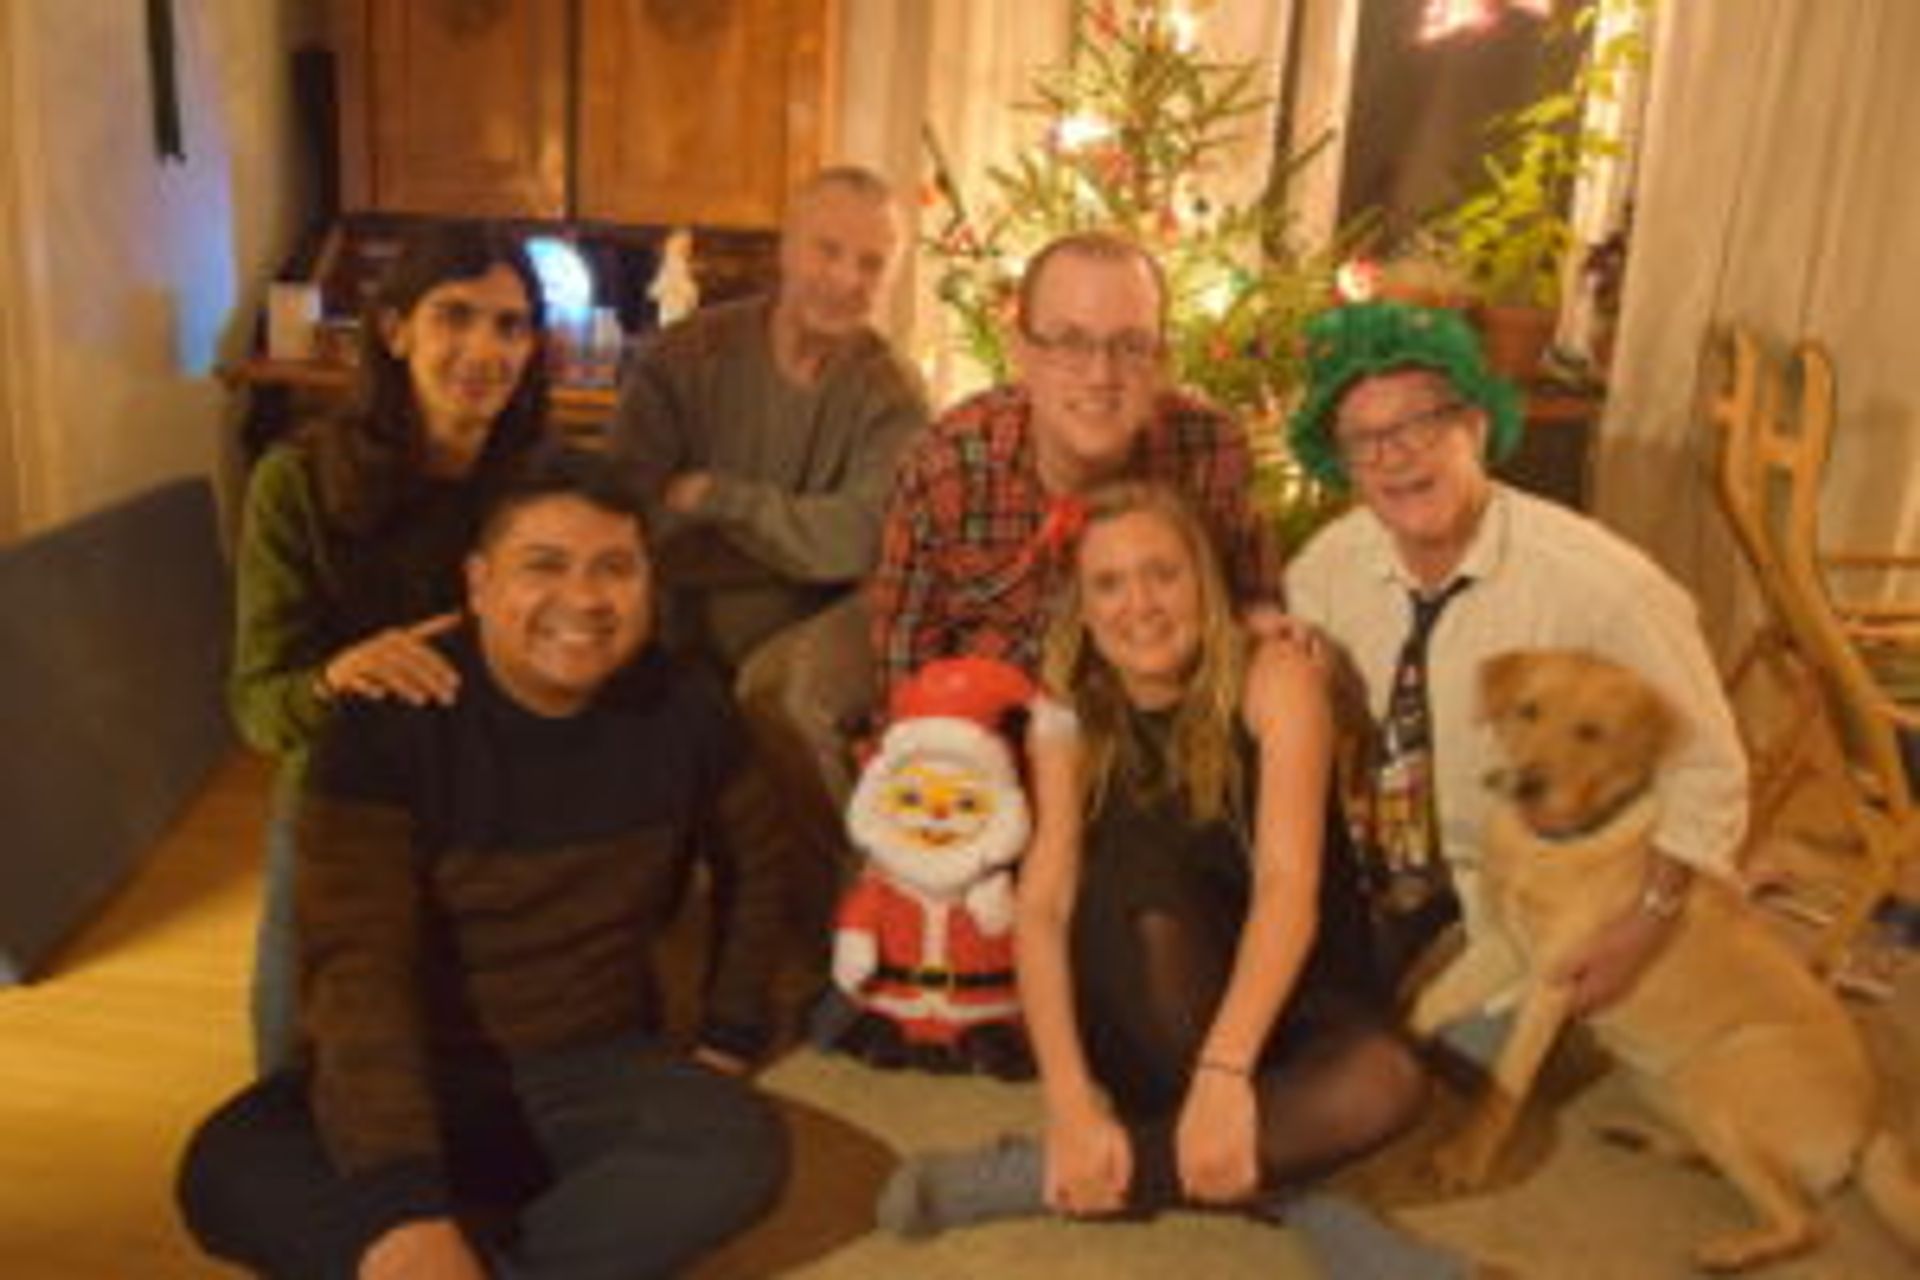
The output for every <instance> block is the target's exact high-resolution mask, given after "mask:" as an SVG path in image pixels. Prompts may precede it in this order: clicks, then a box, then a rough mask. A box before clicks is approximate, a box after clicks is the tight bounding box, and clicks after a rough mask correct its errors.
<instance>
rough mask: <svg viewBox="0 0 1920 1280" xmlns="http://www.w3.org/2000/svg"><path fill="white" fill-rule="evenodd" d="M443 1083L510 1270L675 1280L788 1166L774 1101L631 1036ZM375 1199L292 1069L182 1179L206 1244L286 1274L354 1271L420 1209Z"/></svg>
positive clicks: (200, 1146) (482, 1246) (465, 1193)
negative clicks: (333, 1145)
mask: <svg viewBox="0 0 1920 1280" xmlns="http://www.w3.org/2000/svg"><path fill="white" fill-rule="evenodd" d="M439 1084H440V1088H439V1093H438V1099H439V1101H440V1104H441V1108H442V1116H443V1119H444V1123H443V1126H442V1128H443V1131H444V1133H445V1135H446V1142H445V1159H446V1168H447V1181H448V1184H449V1187H450V1190H451V1193H452V1195H453V1198H454V1203H455V1213H456V1216H457V1217H458V1218H459V1219H460V1220H461V1221H462V1223H463V1225H465V1226H466V1227H467V1229H468V1235H469V1238H470V1239H471V1240H473V1242H474V1244H475V1246H476V1249H477V1250H478V1251H479V1252H481V1253H482V1255H483V1256H484V1257H485V1258H486V1260H487V1263H488V1266H489V1268H490V1269H491V1271H492V1273H493V1274H495V1275H498V1276H503V1277H511V1278H512V1280H635V1278H636V1277H643V1276H668V1275H673V1274H675V1273H676V1272H678V1271H679V1270H681V1269H682V1268H684V1267H685V1266H687V1265H688V1264H689V1263H690V1262H691V1261H692V1260H693V1259H695V1258H696V1257H698V1256H699V1255H700V1254H701V1253H703V1252H705V1251H707V1250H708V1249H711V1248H713V1247H714V1246H716V1245H718V1244H719V1243H721V1242H722V1241H724V1240H725V1239H727V1238H728V1237H729V1236H731V1235H733V1234H735V1233H736V1232H739V1231H741V1230H743V1229H744V1228H746V1227H747V1226H749V1225H751V1224H752V1223H753V1222H754V1221H755V1220H756V1219H758V1218H759V1217H760V1216H761V1215H762V1214H763V1213H764V1212H765V1211H766V1210H767V1209H768V1208H769V1207H770V1206H771V1205H772V1203H773V1200H774V1198H775V1196H776V1194H777V1193H778V1191H779V1188H780V1185H781V1182H782V1180H783V1178H784V1176H785V1171H786V1138H785V1134H784V1131H783V1130H782V1129H781V1127H780V1122H779V1119H778V1117H777V1116H776V1114H775V1112H774V1111H773V1109H772V1107H770V1106H769V1105H768V1104H767V1103H766V1102H765V1101H764V1100H763V1099H762V1098H761V1097H760V1096H759V1095H758V1094H756V1093H755V1092H754V1091H753V1090H752V1089H751V1088H750V1087H749V1086H747V1085H746V1084H744V1083H743V1082H741V1081H738V1080H735V1079H733V1078H731V1077H729V1076H724V1075H721V1074H719V1073H718V1072H714V1071H709V1070H708V1069H706V1068H704V1067H701V1066H698V1065H696V1064H694V1063H692V1062H690V1061H687V1060H686V1059H684V1058H681V1057H679V1056H677V1055H671V1054H668V1053H666V1052H664V1051H663V1050H661V1049H660V1048H659V1047H658V1046H657V1045H654V1044H652V1043H650V1042H648V1041H646V1040H644V1039H642V1038H640V1037H637V1036H636V1037H627V1038H623V1039H620V1040H615V1041H610V1042H604V1043H601V1044H596V1045H589V1046H585V1047H582V1048H573V1049H566V1050H560V1051H555V1052H551V1053H546V1054H542V1055H539V1056H536V1057H530V1058H523V1059H520V1060H517V1061H515V1062H514V1063H513V1064H512V1066H511V1085H510V1089H508V1090H503V1089H502V1088H501V1087H500V1086H499V1085H498V1083H497V1082H496V1081H495V1080H494V1078H493V1077H491V1076H490V1075H488V1074H487V1073H485V1072H476V1073H473V1074H472V1075H470V1076H467V1077H464V1078H463V1077H462V1076H461V1075H460V1074H459V1073H458V1072H451V1073H449V1074H448V1075H447V1076H446V1077H445V1078H444V1079H443V1080H442V1081H441V1082H439ZM381 1193H382V1188H381V1186H380V1185H379V1184H378V1179H377V1176H376V1177H374V1178H369V1179H364V1180H360V1181H358V1182H355V1181H350V1180H347V1179H344V1178H342V1177H340V1176H339V1174H338V1173H337V1172H336V1171H335V1169H334V1167H333V1165H332V1163H331V1162H330V1161H329V1159H328V1157H327V1155H326V1152H325V1151H324V1149H323V1148H322V1146H321V1143H320V1138H319V1135H318V1133H317V1132H316V1130H315V1127H314V1121H313V1117H312V1113H311V1112H310V1111H309V1109H308V1103H307V1090H306V1081H305V1077H304V1076H303V1075H302V1074H300V1073H297V1072H285V1073H282V1074H280V1075H276V1076H273V1077H270V1078H269V1079H266V1080H263V1081H261V1082H259V1083H257V1084H254V1085H251V1086H249V1087H248V1088H247V1089H245V1090H243V1091H242V1092H241V1093H240V1094H239V1095H238V1096H236V1097H235V1098H233V1099H232V1100H231V1101H229V1102H228V1103H227V1104H226V1105H225V1106H223V1107H221V1108H220V1109H219V1110H218V1111H216V1112H215V1113H214V1114H213V1115H212V1116H210V1117H209V1118H208V1119H207V1120H206V1121H205V1123H203V1124H202V1125H201V1126H200V1129H199V1130H198V1132H196V1133H195V1134H194V1137H193V1139H192V1142H191V1143H190V1145H189V1146H188V1149H187V1152H186V1155H185V1156H184V1158H183V1159H182V1162H181V1169H180V1177H179V1185H178V1197H179V1203H180V1208H181V1213H182V1216H183V1217H184V1218H185V1220H186V1223H187V1226H188V1228H189V1230H191V1231H192V1232H193V1234H194V1236H195V1237H196V1238H197V1239H198V1240H199V1242H200V1244H201V1246H202V1247H203V1248H204V1249H206V1251H207V1252H208V1253H210V1254H212V1255H214V1256H215V1257H219V1258H224V1259H226V1260H228V1261H231V1262H234V1263H238V1264H240V1265H242V1266H246V1267H250V1268H252V1269H254V1270H256V1271H257V1272H259V1273H261V1274H263V1275H266V1276H270V1277H275V1278H278V1280H295V1278H306V1277H313V1278H315V1280H323V1278H324V1280H334V1278H335V1277H338V1278H340V1280H351V1277H353V1276H354V1274H355V1272H356V1270H357V1268H358V1266H359V1261H360V1258H361V1256H362V1255H363V1254H364V1253H365V1252H366V1250H367V1249H368V1247H369V1246H371V1245H372V1244H373V1243H374V1242H375V1241H376V1240H378V1239H380V1237H381V1236H383V1235H385V1234H386V1233H387V1232H388V1231H390V1230H392V1229H393V1228H395V1227H397V1226H401V1225H403V1224H404V1223H405V1222H407V1221H409V1220H410V1219H413V1218H415V1217H417V1216H418V1208H417V1206H413V1205H409V1204H403V1203H395V1202H392V1201H391V1200H384V1201H383V1198H382V1194H381Z"/></svg>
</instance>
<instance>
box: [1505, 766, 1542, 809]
mask: <svg viewBox="0 0 1920 1280" xmlns="http://www.w3.org/2000/svg"><path fill="white" fill-rule="evenodd" d="M1546 789H1547V777H1546V775H1545V774H1543V773H1541V772H1540V770H1538V769H1522V770H1520V771H1519V772H1518V773H1516V774H1515V775H1514V778H1513V797H1514V799H1516V800H1525V801H1532V800H1538V799H1539V798H1540V797H1541V795H1542V794H1544V793H1545V791H1546Z"/></svg>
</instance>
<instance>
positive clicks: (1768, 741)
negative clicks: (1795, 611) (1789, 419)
mask: <svg viewBox="0 0 1920 1280" xmlns="http://www.w3.org/2000/svg"><path fill="white" fill-rule="evenodd" d="M1702 385H1703V390H1704V403H1703V412H1702V419H1703V421H1704V422H1705V423H1706V425H1707V427H1708V429H1709V430H1710V431H1712V432H1713V433H1714V435H1715V439H1714V442H1713V447H1712V449H1711V451H1710V454H1709V456H1710V458H1711V463H1710V468H1709V472H1708V482H1709V485H1710V487H1711V488H1712V490H1713V495H1714V499H1715V503H1716V505H1717V506H1718V507H1719V509H1720V514H1721V516H1722V518H1724V519H1725V521H1726V524H1727V529H1728V532H1729V533H1731V534H1732V535H1733V540H1734V544H1735V545H1736V546H1737V547H1738V548H1739V550H1740V554H1741V558H1742V559H1744V560H1745V561H1746V564H1747V568H1748V569H1749V571H1750V572H1751V574H1752V576H1753V579H1754V582H1755V584H1756V586H1757V587H1758V588H1759V589H1760V590H1761V591H1762V592H1764V591H1765V590H1766V589H1767V588H1766V583H1767V580H1768V578H1769V576H1770V571H1769V570H1768V569H1767V568H1766V567H1765V562H1766V560H1767V558H1768V556H1769V555H1770V552H1769V550H1768V547H1767V540H1766V536H1765V531H1764V529H1763V527H1762V526H1763V521H1762V516H1761V510H1760V493H1759V486H1758V483H1757V481H1758V473H1757V471H1756V469H1755V467H1754V457H1755V445H1756V441H1757V439H1758V436H1759V429H1760V418H1761V416H1762V415H1763V414H1770V413H1773V412H1774V411H1775V410H1774V407H1773V401H1774V398H1775V397H1776V396H1777V393H1778V390H1779V386H1778V380H1777V379H1776V378H1775V377H1774V376H1772V371H1771V370H1770V369H1768V368H1765V367H1763V365H1762V358H1761V352H1760V347H1759V344H1758V343H1757V342H1756V341H1755V340H1754V337H1753V335H1752V334H1751V333H1749V332H1747V331H1746V330H1744V329H1734V330H1732V331H1731V332H1730V333H1728V334H1727V335H1725V336H1724V337H1723V338H1719V339H1716V340H1715V341H1712V342H1710V343H1709V344H1708V348H1707V351H1706V353H1705V355H1704V357H1703V361H1702ZM1763 401H1764V402H1763ZM1723 679H1724V682H1725V684H1726V688H1727V696H1728V698H1729V700H1730V701H1731V702H1732V703H1733V705H1734V708H1735V710H1736V712H1737V713H1742V714H1740V734H1741V738H1742V739H1743V741H1744V743H1745V746H1746V749H1747V758H1748V762H1749V766H1750V771H1751V777H1752V796H1753V798H1752V809H1751V815H1750V819H1749V822H1748V833H1747V845H1748V848H1749V849H1751V848H1752V847H1753V845H1754V844H1755V843H1756V842H1757V841H1758V840H1759V839H1760V837H1761V836H1763V835H1764V834H1765V833H1766V832H1768V831H1769V830H1771V829H1772V826H1773V822H1774V820H1775V819H1776V818H1777V817H1778V816H1779V813H1780V811H1781V810H1782V809H1783V808H1784V807H1785V805H1786V802H1787V800H1788V799H1789V798H1790V797H1791V796H1792V795H1793V793H1794V791H1795V790H1797V789H1798V788H1799V786H1800V785H1801V784H1803V783H1805V782H1807V781H1808V780H1810V779H1811V778H1812V777H1814V776H1815V770H1814V763H1813V759H1812V736H1811V735H1812V732H1813V730H1814V727H1815V725H1816V723H1817V721H1818V718H1819V717H1820V715H1821V714H1822V710H1821V694H1820V689H1819V684H1818V682H1817V680H1816V679H1815V677H1814V674H1813V673H1812V672H1811V671H1810V670H1808V668H1807V664H1806V661H1805V659H1804V658H1803V656H1802V655H1801V653H1800V651H1799V650H1798V649H1797V648H1796V647H1795V646H1794V644H1793V639H1792V637H1791V635H1789V633H1788V631H1787V629H1786V627H1785V626H1784V625H1783V624H1782V623H1781V621H1780V619H1779V617H1778V615H1777V612H1776V611H1775V610H1774V609H1773V608H1772V607H1771V602H1768V607H1767V608H1766V610H1765V612H1764V613H1763V615H1762V617H1761V619H1760V621H1759V622H1758V623H1757V624H1756V625H1755V626H1754V628H1753V631H1752V632H1751V633H1750V634H1749V635H1748V636H1747V637H1746V638H1745V640H1744V641H1743V642H1742V643H1741V644H1740V646H1739V648H1738V649H1736V650H1735V653H1734V657H1733V660H1732V661H1731V662H1730V663H1729V664H1728V666H1727V669H1726V673H1725V675H1724V677H1723ZM1754 702H1759V703H1760V705H1759V706H1757V707H1755V708H1753V709H1751V710H1750V709H1749V705H1748V704H1750V703H1754ZM1743 862H1744V858H1743Z"/></svg>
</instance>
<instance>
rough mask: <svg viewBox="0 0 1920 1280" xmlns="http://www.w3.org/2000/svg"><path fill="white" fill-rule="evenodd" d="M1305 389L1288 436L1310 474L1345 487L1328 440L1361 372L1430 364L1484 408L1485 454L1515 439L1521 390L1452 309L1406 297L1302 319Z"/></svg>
mask: <svg viewBox="0 0 1920 1280" xmlns="http://www.w3.org/2000/svg"><path fill="white" fill-rule="evenodd" d="M1306 347H1307V396H1306V399H1305V400H1304V401H1302V402H1301V405H1300V407H1299V409H1297V410H1295V411H1294V415H1293V420H1292V422H1291V423H1290V424H1289V427H1288V430H1287V440H1288V443H1290V444H1291V445H1292V446H1293V456H1294V457H1295V458H1297V459H1298V460H1299V462H1300V465H1301V466H1302V467H1305V468H1306V470H1307V472H1308V474H1310V475H1312V476H1313V477H1314V478H1315V479H1316V480H1320V481H1322V482H1324V483H1326V484H1330V485H1333V486H1335V487H1336V488H1340V489H1345V488H1346V487H1347V486H1348V478H1347V469H1346V467H1345V466H1344V465H1343V464H1342V463H1341V461H1340V453H1339V450H1338V449H1337V448H1335V447H1334V443H1333V410H1334V406H1335V405H1337V404H1338V403H1339V402H1340V397H1341V396H1343V395H1345V394H1346V391H1347V388H1348V387H1351V386H1352V385H1353V384H1354V383H1355V382H1357V381H1358V380H1360V379H1361V378H1364V377H1368V376H1370V375H1372V374H1377V373H1392V372H1394V371H1396V370H1399V369H1431V370H1432V371H1433V372H1435V373H1438V374H1440V375H1442V376H1443V377H1445V378H1446V379H1447V381H1448V382H1451V383H1452V384H1453V389H1454V390H1455V391H1457V392H1458V393H1459V394H1460V396H1461V398H1462V399H1465V400H1467V401H1469V402H1471V403H1473V404H1475V405H1478V406H1479V407H1480V408H1481V409H1483V410H1485V412H1486V415H1487V426H1488V430H1487V460H1488V461H1489V462H1498V461H1500V460H1501V459H1502V458H1505V457H1506V456H1507V455H1508V454H1510V453H1512V452H1513V450H1514V448H1515V446H1517V445H1518V444H1519V443H1520V430H1521V414H1520V393H1519V391H1517V390H1516V389H1515V388H1514V386H1513V384H1512V383H1510V382H1508V381H1506V379H1504V378H1501V377H1498V376H1496V375H1495V374H1493V373H1492V372H1491V371H1489V370H1488V368H1487V363H1486V360H1485V358H1484V357H1482V356H1481V354H1480V340H1479V339H1478V338H1477V337H1475V336H1474V332H1473V329H1472V327H1471V326H1470V325H1468V324H1467V321H1466V319H1465V318H1464V317H1463V316H1461V314H1460V313H1459V312H1457V311H1450V310H1446V309H1444V308H1440V307H1417V306H1413V305H1412V304H1410V303H1405V302H1356V303H1351V304H1349V305H1347V306H1344V307H1335V308H1333V309H1332V310H1329V311H1323V312H1321V313H1320V314H1319V315H1317V316H1315V317H1314V318H1313V319H1312V320H1310V321H1308V322H1307V328H1306Z"/></svg>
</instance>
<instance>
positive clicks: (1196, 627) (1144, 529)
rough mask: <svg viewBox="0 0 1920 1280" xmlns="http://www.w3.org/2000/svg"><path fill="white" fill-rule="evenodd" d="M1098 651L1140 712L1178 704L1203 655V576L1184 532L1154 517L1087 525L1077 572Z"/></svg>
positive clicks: (1085, 620) (1132, 515)
mask: <svg viewBox="0 0 1920 1280" xmlns="http://www.w3.org/2000/svg"><path fill="white" fill-rule="evenodd" d="M1077 575H1078V576H1077V582H1078V587H1079V601H1080V618H1081V622H1082V624H1083V625H1084V626H1085V627H1086V630H1087V638H1088V640H1089V641H1090V642H1091V643H1092V645H1093V649H1094V652H1095V653H1097V654H1099V656H1100V657H1101V658H1103V659H1105V660H1106V662H1107V664H1108V665H1109V666H1111V667H1112V668H1113V670H1114V673H1115V674H1116V675H1118V676H1119V678H1120V684H1121V687H1122V688H1123V689H1124V690H1125V691H1126V694H1127V697H1128V699H1129V700H1130V701H1131V702H1133V703H1134V705H1136V706H1140V707H1163V706H1169V705H1171V704H1172V703H1173V702H1175V701H1177V700H1178V699H1179V697H1180V694H1181V692H1182V690H1183V689H1184V688H1185V686H1186V681H1187V676H1188V674H1189V673H1190V672H1191V671H1192V669H1193V664H1194V661H1195V659H1196V658H1197V657H1198V655H1199V652H1200V629H1201V626H1202V622H1201V619H1202V617H1203V616H1204V612H1205V610H1204V608H1203V606H1202V600H1201V585H1200V574H1199V571H1198V569H1197V568H1196V566H1195V564H1194V559H1193V551H1192V549H1191V548H1190V547H1188V545H1187V542H1186V540H1185V539H1184V538H1183V537H1182V536H1181V534H1180V531H1179V529H1178V528H1176V527H1175V525H1174V524H1173V522H1172V521H1171V520H1169V519H1167V518H1166V517H1165V516H1163V515H1161V514H1159V513H1158V512H1154V511H1130V512H1127V513H1125V514H1123V515H1119V516H1116V517H1114V518H1112V519H1109V520H1100V521H1097V522H1095V523H1093V524H1091V525H1089V526H1088V527H1087V531H1086V534H1085V535H1084V537H1083V538H1082V539H1081V543H1080V555H1079V559H1078V567H1077Z"/></svg>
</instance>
